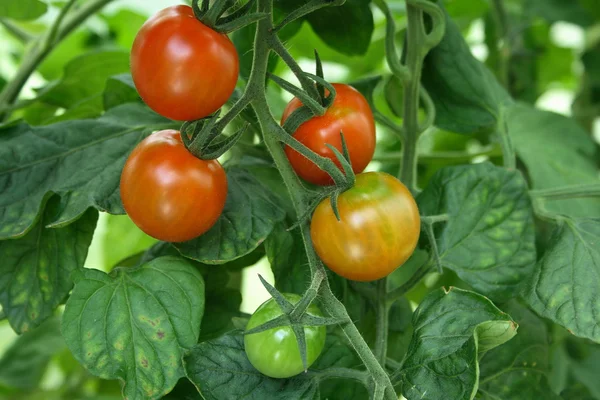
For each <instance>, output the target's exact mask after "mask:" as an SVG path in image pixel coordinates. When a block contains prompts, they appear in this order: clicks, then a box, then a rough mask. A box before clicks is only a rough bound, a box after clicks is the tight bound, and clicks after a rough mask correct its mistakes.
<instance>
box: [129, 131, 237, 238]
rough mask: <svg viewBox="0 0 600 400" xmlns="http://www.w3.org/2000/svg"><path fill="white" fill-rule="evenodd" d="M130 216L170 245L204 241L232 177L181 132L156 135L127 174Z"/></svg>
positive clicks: (138, 149) (143, 144) (143, 146)
mask: <svg viewBox="0 0 600 400" xmlns="http://www.w3.org/2000/svg"><path fill="white" fill-rule="evenodd" d="M120 189H121V199H122V200H123V206H124V207H125V211H127V214H129V217H130V218H131V219H132V220H133V222H135V224H136V225H137V226H138V227H139V228H140V229H141V230H143V231H144V232H146V233H147V234H148V235H150V236H152V237H154V238H156V239H159V240H164V241H166V242H184V241H186V240H190V239H193V238H195V237H197V236H200V235H201V234H203V233H204V232H206V231H207V230H209V229H210V228H211V227H212V226H213V225H214V224H215V222H216V221H217V219H218V218H219V216H220V215H221V212H222V211H223V207H224V206H225V199H226V198H227V176H226V175H225V171H224V170H223V167H221V164H219V162H218V161H217V160H209V161H205V160H200V159H199V158H196V157H194V156H193V155H192V154H191V153H190V152H189V151H188V150H187V149H186V148H185V146H184V144H183V142H182V141H181V137H180V135H179V132H177V131H175V130H164V131H160V132H156V133H154V134H152V135H150V136H148V137H147V138H146V139H144V140H142V141H141V142H140V144H138V145H137V147H136V148H135V149H134V150H133V152H132V153H131V155H130V156H129V158H128V159H127V162H126V163H125V168H123V173H122V174H121V186H120Z"/></svg>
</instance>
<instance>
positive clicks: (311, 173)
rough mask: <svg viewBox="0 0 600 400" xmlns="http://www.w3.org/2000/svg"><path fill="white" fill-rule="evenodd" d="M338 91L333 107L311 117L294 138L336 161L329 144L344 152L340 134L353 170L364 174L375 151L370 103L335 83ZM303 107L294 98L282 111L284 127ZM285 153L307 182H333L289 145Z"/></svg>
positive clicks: (373, 122)
mask: <svg viewBox="0 0 600 400" xmlns="http://www.w3.org/2000/svg"><path fill="white" fill-rule="evenodd" d="M333 87H334V88H335V91H336V96H335V99H334V100H333V104H332V105H331V106H330V107H329V108H328V109H327V112H325V114H324V115H322V116H315V117H312V118H311V119H310V120H308V121H306V122H304V123H303V124H302V125H300V127H298V129H296V131H295V132H294V138H296V139H297V140H298V141H299V142H301V143H303V144H304V145H306V147H308V148H309V149H311V150H312V151H314V152H315V153H317V154H319V155H321V156H323V157H327V158H329V159H331V160H332V161H334V162H336V163H337V165H338V166H340V165H339V162H338V161H337V159H336V157H335V155H334V153H333V151H331V149H330V148H328V147H327V146H326V145H327V144H330V145H332V146H334V147H335V148H337V149H338V150H340V151H342V139H341V136H340V132H343V133H344V139H345V140H346V143H347V145H348V151H349V153H350V159H351V161H352V169H353V170H354V172H356V173H359V172H362V171H363V170H364V169H365V168H366V166H367V164H369V162H371V159H372V158H373V153H374V151H375V120H374V119H373V113H372V112H371V109H370V108H369V103H367V100H366V99H365V98H364V96H363V95H362V94H360V92H358V91H357V90H356V89H354V88H353V87H352V86H349V85H345V84H340V83H334V84H333ZM301 106H302V102H301V101H300V100H299V99H298V98H293V99H292V100H291V101H290V102H289V103H288V105H287V106H286V107H285V110H284V111H283V116H282V117H281V124H283V123H284V122H285V121H286V119H287V118H288V117H289V116H290V114H292V113H293V112H294V111H296V110H297V109H298V108H300V107H301ZM285 154H286V155H287V157H288V160H289V161H290V163H291V164H292V167H293V168H294V171H296V173H297V174H298V175H299V176H300V177H301V178H302V179H304V180H306V181H308V182H310V183H314V184H315V185H328V184H331V183H333V181H332V179H331V177H330V176H329V175H328V174H327V172H325V171H323V170H321V169H319V167H318V166H316V165H315V164H314V163H313V162H311V161H310V160H308V159H306V157H304V156H303V155H302V154H300V153H298V152H297V151H295V150H293V149H292V148H290V147H289V146H288V147H286V149H285Z"/></svg>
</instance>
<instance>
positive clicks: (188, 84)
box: [131, 5, 239, 121]
mask: <svg viewBox="0 0 600 400" xmlns="http://www.w3.org/2000/svg"><path fill="white" fill-rule="evenodd" d="M238 72H239V59H238V54H237V51H236V49H235V46H234V45H233V43H232V42H231V40H229V38H228V37H227V36H226V35H224V34H221V33H218V32H216V31H214V30H213V29H211V28H209V27H208V26H206V25H204V24H202V23H201V22H200V21H198V20H197V19H196V17H195V16H194V12H193V11H192V8H191V7H189V6H186V5H179V6H173V7H168V8H165V9H164V10H162V11H160V12H158V13H157V14H155V15H154V16H153V17H151V18H150V19H149V20H148V21H146V22H145V23H144V25H143V26H142V28H141V29H140V31H139V32H138V34H137V36H136V38H135V41H134V43H133V48H132V49H131V75H132V76H133V81H134V83H135V87H136V88H137V90H138V92H139V93H140V96H141V97H142V99H143V100H144V101H145V102H146V104H148V106H150V108H151V109H153V110H154V111H156V112H157V113H159V114H161V115H163V116H165V117H167V118H171V119H175V120H179V121H191V120H196V119H200V118H204V117H206V116H208V115H210V114H212V113H213V112H215V111H216V110H218V109H219V108H221V106H223V104H225V102H226V101H227V99H228V98H229V97H230V96H231V94H232V93H233V90H234V89H235V85H236V83H237V78H238Z"/></svg>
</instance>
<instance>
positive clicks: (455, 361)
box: [401, 288, 517, 400]
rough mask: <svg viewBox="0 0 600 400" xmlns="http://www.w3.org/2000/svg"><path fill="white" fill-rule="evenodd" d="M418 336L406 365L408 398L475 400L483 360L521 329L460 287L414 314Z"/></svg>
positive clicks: (436, 295) (428, 299) (436, 293)
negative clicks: (483, 357) (490, 351)
mask: <svg viewBox="0 0 600 400" xmlns="http://www.w3.org/2000/svg"><path fill="white" fill-rule="evenodd" d="M413 326H414V329H415V330H414V333H413V338H412V341H411V343H410V347H409V349H408V353H407V355H406V358H405V359H404V363H403V365H402V370H401V377H402V382H403V386H402V394H403V395H404V397H406V398H407V399H408V400H417V399H419V400H439V399H453V400H461V399H465V400H470V399H472V398H473V396H474V395H475V392H476V391H477V383H478V378H479V367H478V358H479V356H480V355H482V354H483V353H485V352H486V351H488V350H491V349H492V348H494V347H496V346H499V345H501V344H502V343H504V342H506V341H508V340H510V339H511V338H512V337H513V336H514V335H515V334H516V332H517V325H516V324H515V323H514V322H513V321H512V320H511V318H510V317H509V316H508V314H505V313H503V312H502V311H500V310H499V309H498V308H496V306H494V305H493V304H492V302H490V301H489V300H488V299H486V298H485V297H483V296H481V295H478V294H476V293H473V292H468V291H465V290H460V289H456V288H450V289H448V290H446V289H438V290H436V291H434V292H432V293H430V294H429V295H428V296H427V297H426V298H425V299H424V300H423V302H422V303H421V304H420V305H419V308H417V310H416V311H415V314H414V315H413Z"/></svg>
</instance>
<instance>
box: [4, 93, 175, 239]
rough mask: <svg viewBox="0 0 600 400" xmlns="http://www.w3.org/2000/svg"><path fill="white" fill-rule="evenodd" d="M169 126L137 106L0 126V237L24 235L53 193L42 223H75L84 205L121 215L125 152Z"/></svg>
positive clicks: (165, 121) (167, 122)
mask: <svg viewBox="0 0 600 400" xmlns="http://www.w3.org/2000/svg"><path fill="white" fill-rule="evenodd" d="M167 127H175V126H174V125H173V123H172V122H170V121H168V120H166V119H164V118H162V117H160V116H158V115H156V114H154V113H153V112H151V111H150V110H149V109H147V108H146V107H144V106H142V105H139V104H127V105H124V106H121V107H117V108H114V109H112V110H110V111H109V112H107V113H106V114H104V115H103V116H102V117H100V118H98V119H89V120H78V121H66V122H61V123H57V124H53V125H48V126H42V127H30V126H28V125H27V124H23V123H20V124H17V125H8V126H5V127H3V128H0V188H2V191H1V192H0V239H6V238H11V237H19V236H22V235H24V234H26V233H27V232H28V231H29V230H30V229H31V228H32V227H33V224H34V223H35V221H36V220H37V219H38V216H39V213H40V210H41V208H42V206H43V204H44V203H45V202H46V201H47V199H48V198H49V197H50V196H51V195H52V194H53V193H55V194H58V195H59V196H60V200H61V201H60V206H59V212H57V213H56V214H55V215H54V216H51V217H50V218H48V220H47V222H45V223H46V225H49V226H60V225H64V224H67V223H69V222H71V221H73V220H75V219H77V218H78V217H79V216H80V215H81V214H83V213H84V212H85V211H86V210H87V209H88V208H89V207H94V208H96V209H98V210H101V211H107V212H110V213H115V214H122V213H124V210H123V206H122V204H121V199H120V198H119V179H120V176H121V170H122V168H123V165H124V163H125V160H126V158H127V156H128V154H129V152H130V151H131V150H132V149H133V147H134V146H135V145H136V144H137V143H138V142H139V141H141V140H142V139H143V138H144V137H145V136H146V135H148V134H149V133H150V132H152V131H153V130H157V129H161V128H167Z"/></svg>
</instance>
